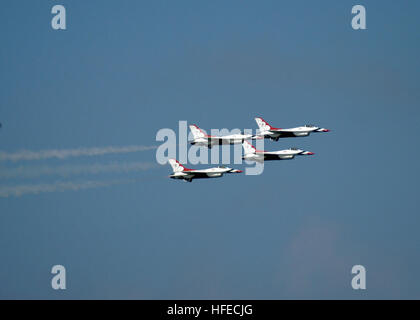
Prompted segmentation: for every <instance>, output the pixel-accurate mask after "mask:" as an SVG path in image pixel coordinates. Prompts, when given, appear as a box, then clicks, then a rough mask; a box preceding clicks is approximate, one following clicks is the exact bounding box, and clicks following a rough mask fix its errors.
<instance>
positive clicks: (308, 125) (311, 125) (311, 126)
mask: <svg viewBox="0 0 420 320" xmlns="http://www.w3.org/2000/svg"><path fill="white" fill-rule="evenodd" d="M305 127H307V128H313V127H315V126H314V125H313V124H305Z"/></svg>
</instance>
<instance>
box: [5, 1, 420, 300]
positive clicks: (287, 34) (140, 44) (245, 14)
mask: <svg viewBox="0 0 420 320" xmlns="http://www.w3.org/2000/svg"><path fill="white" fill-rule="evenodd" d="M57 3H58V4H63V5H65V7H66V9H67V30H65V31H54V30H53V29H52V28H51V26H50V21H51V18H52V15H51V13H50V11H51V7H52V5H53V4H57ZM359 3H360V4H364V5H365V6H366V9H367V27H368V29H367V30H364V31H354V30H353V29H352V28H351V26H350V21H351V17H352V16H351V7H352V6H353V5H354V4H359ZM0 8H1V10H0V39H1V40H0V41H1V44H0V87H1V95H0V122H1V123H2V125H3V126H2V128H1V129H0V151H4V152H15V151H18V150H21V149H28V150H34V151H37V150H44V149H70V148H79V147H102V146H127V145H155V144H156V142H155V135H156V132H157V130H159V129H160V128H173V129H174V130H176V129H177V125H178V120H187V121H189V122H195V123H197V124H199V125H200V126H202V127H203V128H205V129H210V128H255V127H256V124H255V122H254V120H253V118H254V117H255V116H262V117H264V118H266V119H267V120H270V121H271V122H272V123H273V125H274V126H278V127H293V126H297V125H301V124H306V123H314V124H317V125H320V126H322V127H326V128H329V129H332V132H330V133H328V134H318V135H312V136H311V137H308V138H301V139H300V138H299V139H283V140H280V141H279V142H277V143H276V142H267V143H266V145H265V148H266V149H267V150H276V149H281V148H287V147H291V146H297V147H301V148H303V149H306V150H310V151H313V152H315V153H316V155H315V156H313V157H311V158H305V159H302V158H300V159H295V160H293V161H284V162H272V163H268V164H266V166H265V171H264V174H263V175H260V176H245V175H235V176H226V177H224V178H223V179H209V180H200V181H194V182H193V183H191V184H190V183H183V182H181V181H174V180H171V179H168V178H167V176H168V174H169V173H170V168H169V166H157V167H156V168H152V169H150V170H147V171H143V172H131V173H101V174H97V175H87V174H86V175H84V174H80V175H77V176H70V177H64V178H63V177H55V176H39V177H33V178H30V179H29V178H25V179H23V178H13V179H12V178H3V179H1V181H0V185H1V186H2V187H7V186H11V185H20V184H39V183H53V182H55V181H57V180H60V181H74V180H77V181H85V180H104V181H105V180H108V179H133V180H134V182H131V183H128V184H117V185H112V186H108V187H103V188H92V189H86V190H80V191H65V192H53V193H39V194H26V195H22V196H20V197H8V198H0V246H1V259H0V261H1V263H0V298H29V299H33V298H48V299H49V298H52V299H69V298H76V299H79V298H80V299H84V298H88V299H91V298H94V299H95V298H117V299H119V298H128V299H143V298H147V299H150V298H169V299H171V298H174V299H183V298H204V299H205V298H220V299H224V298H238V299H242V298H243V299H260V298H267V299H284V298H317V299H323V298H350V299H354V298H417V299H418V298H420V276H419V273H418V271H419V269H420V255H419V243H420V235H419V226H420V220H419V219H420V218H419V214H420V212H419V209H418V205H419V197H418V183H419V180H420V179H419V178H420V177H419V169H418V159H419V157H420V152H419V150H420V149H419V148H418V137H419V129H420V113H419V112H420V111H419V110H420V109H419V98H420V85H419V70H420V68H419V67H420V62H419V57H420V42H419V30H420V20H419V12H420V2H418V1H404V2H398V3H397V2H395V1H293V2H291V1H243V0H241V1H116V0H112V1H75V0H73V1H69V0H65V1H12V0H8V1H3V2H2V3H1V5H0ZM132 161H144V162H154V161H155V152H154V151H153V150H151V151H144V152H138V153H132V154H125V155H106V156H100V157H89V158H88V157H78V158H71V159H66V160H57V159H50V160H40V161H21V162H15V163H13V162H7V161H3V162H0V171H3V172H7V171H8V170H12V169H13V168H16V167H19V166H25V167H31V166H48V167H49V166H51V167H55V166H60V165H64V164H65V165H88V164H92V163H104V164H107V163H110V162H132ZM200 167H201V166H200ZM237 167H238V166H237ZM239 167H240V168H241V167H242V166H239ZM55 264H63V265H64V266H65V267H66V269H67V290H65V291H54V290H52V289H51V287H50V280H51V277H52V275H51V274H50V270H51V267H52V266H53V265H55ZM356 264H362V265H364V266H365V267H366V269H367V290H365V291H363V292H360V291H354V290H352V288H351V286H350V281H351V267H352V266H353V265H356Z"/></svg>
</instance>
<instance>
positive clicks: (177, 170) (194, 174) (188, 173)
mask: <svg viewBox="0 0 420 320" xmlns="http://www.w3.org/2000/svg"><path fill="white" fill-rule="evenodd" d="M169 164H170V165H171V167H172V169H173V171H174V172H173V173H172V174H171V175H170V176H169V177H170V178H172V179H183V180H185V181H188V182H192V181H193V179H203V178H220V177H222V176H223V174H225V173H241V172H242V170H236V169H232V168H227V167H224V166H219V167H215V168H208V169H203V170H193V169H187V168H185V167H184V166H183V165H182V164H180V163H179V162H178V161H177V160H175V159H169Z"/></svg>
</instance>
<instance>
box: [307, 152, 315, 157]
mask: <svg viewBox="0 0 420 320" xmlns="http://www.w3.org/2000/svg"><path fill="white" fill-rule="evenodd" d="M305 154H306V155H307V156H313V155H314V154H315V153H313V152H310V151H305Z"/></svg>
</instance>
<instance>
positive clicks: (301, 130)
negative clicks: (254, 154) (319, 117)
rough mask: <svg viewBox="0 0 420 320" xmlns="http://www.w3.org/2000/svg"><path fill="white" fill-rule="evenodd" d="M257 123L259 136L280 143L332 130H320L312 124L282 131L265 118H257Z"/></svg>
mask: <svg viewBox="0 0 420 320" xmlns="http://www.w3.org/2000/svg"><path fill="white" fill-rule="evenodd" d="M255 121H256V122H257V124H258V127H259V128H260V132H259V134H257V136H260V137H264V138H266V139H267V138H268V139H271V140H275V141H278V140H279V139H280V138H290V137H306V136H309V134H310V133H311V132H329V131H330V130H328V129H325V128H320V127H317V126H314V125H311V124H307V125H305V126H302V127H296V128H289V129H281V128H274V127H272V126H270V125H269V124H268V122H267V121H265V120H264V119H263V118H255Z"/></svg>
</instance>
